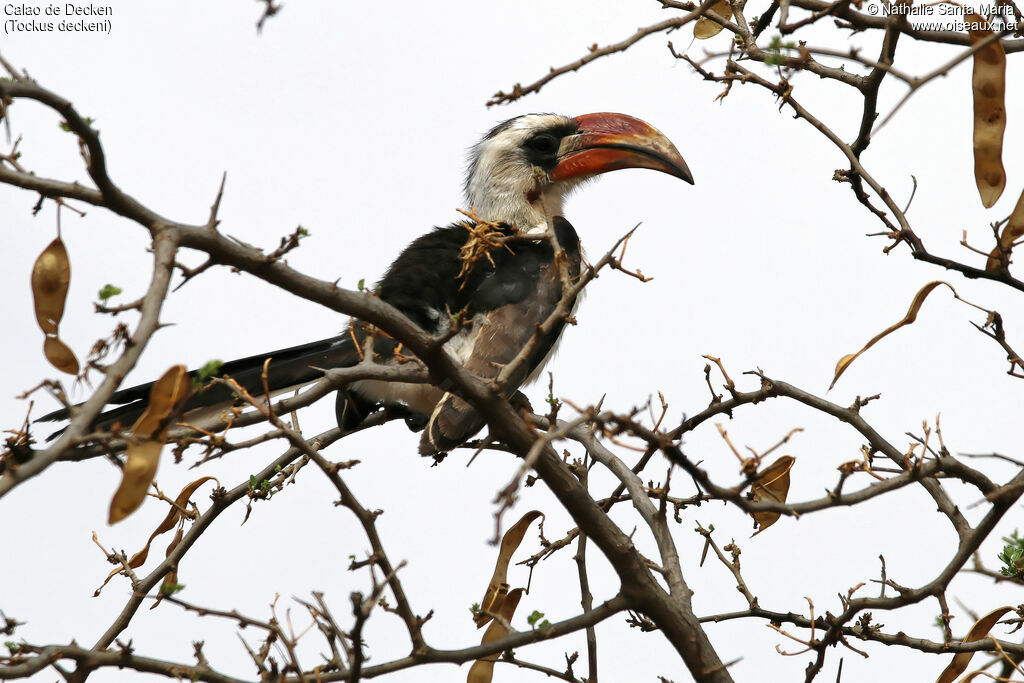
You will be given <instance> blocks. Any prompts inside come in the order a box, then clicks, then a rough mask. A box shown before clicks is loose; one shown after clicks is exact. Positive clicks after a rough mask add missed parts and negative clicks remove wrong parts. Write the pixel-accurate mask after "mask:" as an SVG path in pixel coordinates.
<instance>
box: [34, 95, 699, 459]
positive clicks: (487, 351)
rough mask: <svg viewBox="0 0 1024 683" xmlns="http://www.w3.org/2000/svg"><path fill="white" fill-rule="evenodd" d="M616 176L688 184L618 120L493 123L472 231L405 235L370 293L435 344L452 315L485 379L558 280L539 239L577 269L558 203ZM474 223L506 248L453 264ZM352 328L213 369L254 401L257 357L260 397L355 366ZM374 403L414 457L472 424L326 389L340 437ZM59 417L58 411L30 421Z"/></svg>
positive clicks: (534, 361)
mask: <svg viewBox="0 0 1024 683" xmlns="http://www.w3.org/2000/svg"><path fill="white" fill-rule="evenodd" d="M623 168H649V169H653V170H656V171H661V172H663V173H668V174H670V175H673V176H676V177H677V178H681V179H683V180H685V181H686V182H688V183H693V178H692V176H691V175H690V171H689V169H687V167H686V163H685V162H684V161H683V158H682V156H680V154H679V152H678V151H677V150H676V148H675V146H673V144H672V143H671V142H670V141H669V140H668V139H667V138H666V137H665V136H664V135H662V134H661V133H660V132H658V131H657V130H655V129H654V128H653V127H651V126H649V125H648V124H646V123H644V122H643V121H641V120H639V119H636V118H633V117H631V116H626V115H624V114H612V113H597V114H585V115H583V116H577V117H575V118H570V117H567V116H560V115H557V114H528V115H524V116H518V117H516V118H513V119H510V120H508V121H505V122H504V123H501V124H499V125H497V126H496V127H495V128H493V129H492V130H491V131H490V132H488V133H487V134H486V135H485V136H484V138H483V139H482V140H481V141H480V142H479V143H478V144H477V145H475V146H474V147H473V149H472V152H471V155H470V163H469V169H468V173H467V176H466V182H465V194H466V202H467V205H468V206H470V207H472V209H473V211H474V216H475V217H476V218H477V220H478V221H479V222H475V221H470V222H468V223H467V222H459V223H454V224H452V225H449V226H447V227H441V228H434V229H433V230H432V231H430V232H428V233H427V234H425V235H423V236H421V237H419V238H418V239H416V240H414V241H413V242H412V243H411V244H410V245H409V246H408V247H406V249H405V250H404V251H403V252H402V253H401V254H399V256H398V258H397V259H395V261H394V263H392V264H391V266H390V267H389V268H388V270H387V272H386V273H385V275H384V277H383V279H382V280H381V281H380V282H379V284H378V287H377V290H376V291H377V292H378V295H379V296H380V298H381V299H382V300H384V301H386V302H387V303H389V304H391V305H392V306H394V307H395V308H396V309H398V310H399V311H401V312H402V313H403V314H405V315H406V316H407V317H408V318H410V319H411V320H412V321H413V322H414V323H416V324H417V325H419V326H420V327H421V328H423V329H424V330H425V331H427V332H429V333H430V334H432V335H435V336H438V335H444V334H446V333H450V331H451V326H452V322H453V320H456V318H455V317H453V315H452V314H456V313H458V314H460V315H459V316H458V318H457V319H458V320H459V321H460V328H459V329H458V331H457V332H456V333H455V334H454V335H453V336H452V337H451V338H450V339H449V340H448V341H447V342H446V344H445V347H446V350H447V351H448V352H449V353H450V354H451V355H452V356H453V357H454V358H455V359H456V360H457V361H458V362H459V363H461V364H462V365H463V367H465V368H466V369H467V370H469V371H470V372H472V373H473V374H474V375H476V376H478V377H480V378H482V379H493V378H495V377H496V376H497V375H498V373H499V372H500V370H501V368H502V367H503V366H505V365H507V364H508V363H510V362H511V361H512V360H513V359H514V358H515V357H516V356H517V354H518V353H519V351H520V350H521V349H523V348H524V346H525V345H526V344H527V342H528V340H530V338H531V337H532V336H533V335H534V334H535V330H536V329H537V325H538V324H539V323H542V322H543V321H545V320H546V319H547V318H548V316H549V315H551V313H552V312H553V311H554V310H555V307H556V306H557V304H558V302H559V300H560V299H561V297H562V283H563V279H562V277H561V275H562V274H561V273H560V272H559V266H558V264H557V262H556V259H555V257H554V250H553V247H552V241H551V240H549V239H547V238H546V235H547V234H548V231H549V230H553V232H554V235H555V237H556V241H557V244H558V245H559V247H560V248H561V249H562V250H564V252H565V260H564V261H565V264H566V265H565V267H566V268H567V270H568V275H569V276H570V277H571V278H575V277H577V276H578V275H579V273H580V269H581V262H582V261H581V251H580V245H579V238H578V237H577V235H576V231H575V230H574V229H573V227H572V225H571V224H570V223H569V221H567V220H566V219H565V218H564V217H563V216H562V204H563V201H564V199H565V197H566V196H567V194H568V193H569V192H570V191H572V190H573V189H574V188H575V187H577V186H578V185H579V184H580V183H582V182H584V181H586V180H588V179H590V178H593V177H594V176H596V175H598V174H601V173H606V172H608V171H614V170H618V169H623ZM484 221H486V222H487V225H489V226H492V227H493V228H494V229H495V230H496V231H497V232H499V233H504V234H505V235H507V236H510V237H514V238H515V239H514V241H512V242H508V243H507V246H508V248H507V249H505V248H495V249H491V250H490V251H488V252H487V257H486V258H480V259H479V260H478V261H477V262H475V263H468V264H467V261H466V258H465V252H464V251H463V247H464V246H466V244H467V240H469V239H471V236H472V230H467V227H468V228H474V227H478V226H479V225H480V224H481V223H483V222H484ZM485 227H486V226H485ZM467 271H468V272H467ZM573 304H574V305H575V302H573ZM365 327H366V326H365V325H363V324H361V323H360V322H359V321H354V322H353V323H352V326H351V328H350V329H348V330H346V331H345V332H343V333H342V334H340V335H338V336H336V337H331V338H329V339H323V340H321V341H316V342H311V343H308V344H302V345H301V346H294V347H291V348H287V349H281V350H278V351H274V352H270V353H262V354H259V355H255V356H250V357H249V358H242V359H239V360H235V361H231V362H228V363H224V364H223V365H222V366H221V368H220V370H219V374H222V375H226V376H230V377H232V378H234V379H235V381H237V382H238V383H239V384H240V385H241V386H242V387H244V388H245V389H246V390H247V391H249V392H250V393H252V394H254V395H255V394H262V393H263V391H264V388H265V387H264V383H263V378H262V374H263V368H264V362H265V361H266V359H267V358H270V359H271V361H270V364H269V366H268V371H267V386H268V388H269V389H270V390H271V391H272V392H274V391H279V390H284V389H287V388H293V387H296V386H299V385H302V384H307V383H310V382H313V381H315V380H317V379H320V378H321V377H322V376H323V372H322V370H319V369H317V368H334V367H349V366H353V365H355V364H356V363H357V362H358V361H359V359H360V354H361V350H360V349H357V348H356V346H355V345H356V343H359V344H360V345H361V347H360V348H362V344H363V343H364V341H365V338H366V334H367V332H366V330H365ZM563 327H564V321H563V322H561V323H559V324H558V325H556V326H555V327H554V328H553V329H551V331H550V332H549V333H548V334H546V335H545V336H544V337H543V338H541V339H540V343H538V344H536V345H535V347H534V351H533V353H532V354H531V355H530V356H529V357H528V358H527V359H526V362H525V363H521V364H520V366H519V367H520V370H519V371H518V372H517V373H514V376H512V377H511V378H510V381H509V382H507V384H506V386H508V387H510V389H509V390H508V392H507V393H508V396H507V397H510V396H511V395H512V394H513V393H515V392H516V390H517V389H518V387H519V386H521V385H523V384H525V383H527V382H529V381H531V380H532V379H533V378H535V377H536V376H537V375H538V374H539V373H540V370H541V369H542V368H543V366H544V364H545V363H546V362H547V360H548V358H549V357H550V356H551V354H552V352H553V350H554V348H555V346H556V343H557V341H558V338H559V335H560V334H561V332H562V328H563ZM396 348H397V345H396V342H395V341H394V340H390V338H387V337H383V338H382V337H381V336H380V335H376V336H375V340H374V346H373V349H374V352H375V353H376V354H379V356H380V359H381V362H386V363H387V362H395V354H394V351H395V350H396ZM150 387H151V384H144V385H140V386H137V387H132V388H129V389H124V390H121V391H118V392H117V393H115V394H114V395H113V397H112V398H111V401H110V403H111V404H115V405H118V407H117V408H114V409H112V410H108V411H107V412H105V413H103V414H101V415H100V416H99V417H98V418H97V420H96V426H99V427H109V426H111V425H113V424H115V423H117V422H122V423H124V424H127V423H128V422H129V421H134V419H135V418H136V417H138V415H140V414H141V412H142V411H143V410H144V408H145V403H146V401H147V399H148V396H149V391H150ZM232 400H233V396H232V392H231V390H230V389H229V388H228V387H227V386H226V385H223V384H217V385H214V386H212V387H208V388H207V389H205V390H204V391H202V392H197V393H195V394H194V395H193V396H192V397H191V398H190V399H189V400H188V402H187V403H186V404H185V406H184V410H185V411H192V410H195V409H199V408H204V407H206V408H209V407H211V406H213V407H216V406H227V405H230V404H231V402H232ZM381 405H383V406H385V407H387V406H395V405H401V406H404V408H405V409H406V410H407V411H408V414H410V415H411V416H412V417H411V418H407V422H409V423H410V426H411V427H412V428H414V429H420V428H422V429H423V435H422V438H421V441H420V453H421V454H423V455H436V454H439V453H444V452H446V451H448V450H450V449H452V448H454V447H455V446H458V445H459V444H461V443H463V442H464V441H466V440H467V439H469V438H470V437H471V436H473V435H474V434H475V433H476V432H478V431H479V430H480V429H481V428H482V427H483V426H484V424H485V421H484V420H483V419H482V418H481V417H480V416H479V415H478V414H477V413H476V412H475V411H474V410H473V409H472V407H471V406H470V405H469V404H467V403H466V402H465V401H463V400H462V399H460V398H459V397H457V396H455V395H452V394H450V393H447V392H445V391H444V390H443V389H441V388H438V387H436V386H433V385H430V384H411V383H400V382H385V381H381V380H359V381H354V382H352V383H351V384H350V385H348V386H347V387H345V388H344V389H342V390H339V392H338V401H337V410H336V412H337V418H338V424H339V426H340V427H341V428H342V429H344V430H348V429H352V428H354V427H356V426H358V424H359V423H360V422H361V421H362V420H363V419H364V418H365V417H366V415H367V414H368V413H370V412H371V411H372V410H374V409H375V408H377V407H378V406H381ZM187 414H188V413H187V412H186V416H187ZM66 417H67V411H66V410H64V411H57V412H55V413H51V414H50V415H47V416H45V417H44V418H42V419H51V420H52V419H64V418H66Z"/></svg>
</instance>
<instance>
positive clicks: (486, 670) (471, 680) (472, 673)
mask: <svg viewBox="0 0 1024 683" xmlns="http://www.w3.org/2000/svg"><path fill="white" fill-rule="evenodd" d="M522 597H523V589H522V588H516V589H515V590H514V591H510V592H509V594H508V596H507V597H506V598H505V600H504V602H502V603H501V607H500V608H498V610H497V614H498V616H499V617H501V618H502V619H504V620H505V621H506V622H511V621H512V616H513V615H514V614H515V612H516V607H518V606H519V600H520V598H522ZM507 635H508V629H507V628H505V625H504V624H503V623H501V622H500V621H495V622H492V623H491V625H490V626H488V627H487V630H486V631H484V637H483V638H482V639H481V640H480V644H481V645H486V644H487V643H493V642H494V641H496V640H501V639H502V638H504V637H505V636H507ZM496 661H498V655H489V656H487V657H484V658H483V659H478V660H476V661H475V662H473V666H471V667H470V668H469V674H468V675H467V676H466V683H491V680H492V678H493V676H494V662H496Z"/></svg>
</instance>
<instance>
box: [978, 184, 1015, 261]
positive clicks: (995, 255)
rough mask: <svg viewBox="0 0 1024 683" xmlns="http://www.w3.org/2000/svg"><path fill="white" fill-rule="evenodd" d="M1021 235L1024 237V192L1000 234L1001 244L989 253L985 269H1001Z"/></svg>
mask: <svg viewBox="0 0 1024 683" xmlns="http://www.w3.org/2000/svg"><path fill="white" fill-rule="evenodd" d="M1021 237H1024V192H1021V193H1020V199H1018V200H1017V206H1015V207H1014V209H1013V213H1011V214H1010V220H1009V221H1007V222H1006V227H1005V228H1003V232H1002V234H1001V235H999V246H997V247H996V248H995V249H993V250H992V253H990V254H989V255H988V263H986V264H985V270H999V268H1000V267H1001V266H1002V265H1003V260H1004V259H1005V260H1006V261H1007V262H1008V261H1009V258H1010V250H1011V249H1013V243H1014V242H1016V241H1017V240H1019V239H1020V238H1021Z"/></svg>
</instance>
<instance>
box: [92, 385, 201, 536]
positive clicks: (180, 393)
mask: <svg viewBox="0 0 1024 683" xmlns="http://www.w3.org/2000/svg"><path fill="white" fill-rule="evenodd" d="M191 393H192V381H191V379H190V378H189V376H188V371H187V370H186V369H185V366H184V365H175V366H174V367H173V368H171V369H170V370H168V371H167V372H165V373H164V374H163V376H162V377H161V378H160V379H158V380H157V381H156V382H154V383H153V388H152V389H150V391H149V405H148V406H146V412H144V413H143V414H142V415H141V416H140V417H139V419H138V420H136V422H135V424H134V425H132V430H131V431H132V435H133V436H134V437H135V438H134V439H132V440H130V441H129V442H128V446H127V449H126V450H127V454H128V459H127V461H126V462H125V464H124V470H123V472H122V475H121V485H120V486H118V488H117V491H116V492H115V493H114V498H113V500H111V501H110V519H109V521H110V523H111V524H114V523H115V522H119V521H121V520H122V519H124V518H125V517H127V516H128V515H130V514H131V513H132V512H134V511H135V510H136V509H137V508H138V507H139V506H140V505H142V501H143V500H144V499H145V498H146V491H147V489H149V485H150V484H151V483H153V477H155V476H156V468H157V464H158V463H159V461H160V451H161V450H163V447H164V442H165V441H166V440H167V430H168V429H169V428H170V426H171V423H172V422H173V421H174V418H175V417H177V414H178V411H179V409H180V408H181V407H182V405H184V403H185V400H186V399H187V398H188V397H189V395H190V394H191Z"/></svg>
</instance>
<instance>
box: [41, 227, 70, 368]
mask: <svg viewBox="0 0 1024 683" xmlns="http://www.w3.org/2000/svg"><path fill="white" fill-rule="evenodd" d="M70 284H71V262H70V261H69V260H68V250H67V249H66V248H65V247H64V242H63V241H62V240H61V239H60V238H59V237H58V238H57V239H55V240H53V241H52V242H50V244H49V246H47V247H46V249H43V253H41V254H40V255H39V258H37V259H36V262H35V265H34V266H32V298H33V300H34V303H35V309H36V321H37V322H38V323H39V327H40V328H41V329H42V330H43V333H44V334H57V325H58V324H59V323H60V319H61V318H63V317H64V302H65V300H67V297H68V285H70ZM51 362H52V361H51Z"/></svg>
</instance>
